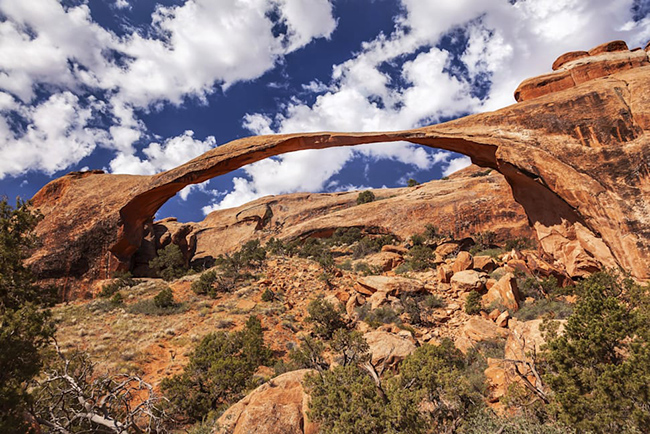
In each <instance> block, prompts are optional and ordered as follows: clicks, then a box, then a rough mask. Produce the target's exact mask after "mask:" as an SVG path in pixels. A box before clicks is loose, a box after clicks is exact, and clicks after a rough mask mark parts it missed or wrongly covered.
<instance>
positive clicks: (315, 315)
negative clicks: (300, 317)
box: [305, 298, 345, 339]
mask: <svg viewBox="0 0 650 434" xmlns="http://www.w3.org/2000/svg"><path fill="white" fill-rule="evenodd" d="M307 312H308V313H309V316H308V317H307V318H306V319H305V320H306V321H307V322H310V323H313V324H314V329H313V331H314V334H315V335H316V336H319V337H321V338H323V339H331V338H332V335H333V334H334V332H335V331H336V330H338V329H341V328H344V327H345V321H344V320H343V316H342V315H341V311H340V310H339V309H337V308H336V307H335V306H334V305H333V304H332V303H330V302H328V301H326V300H323V299H320V298H316V299H314V300H312V301H311V302H310V303H309V305H308V306H307Z"/></svg>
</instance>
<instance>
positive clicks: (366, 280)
mask: <svg viewBox="0 0 650 434" xmlns="http://www.w3.org/2000/svg"><path fill="white" fill-rule="evenodd" d="M357 283H358V284H359V285H360V286H361V287H363V288H365V289H366V292H370V294H371V295H372V294H374V293H375V292H377V291H379V292H385V293H387V294H390V295H393V296H396V297H399V296H400V295H402V294H415V293H418V292H422V291H424V284H423V283H422V282H420V281H419V280H415V279H409V278H406V277H397V276H367V277H362V278H360V279H358V280H357Z"/></svg>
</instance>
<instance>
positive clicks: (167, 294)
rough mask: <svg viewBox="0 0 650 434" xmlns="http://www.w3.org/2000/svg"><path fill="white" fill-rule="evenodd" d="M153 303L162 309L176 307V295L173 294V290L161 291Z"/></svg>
mask: <svg viewBox="0 0 650 434" xmlns="http://www.w3.org/2000/svg"><path fill="white" fill-rule="evenodd" d="M153 302H154V304H155V305H156V307H159V308H161V309H166V308H169V307H174V306H176V300H174V294H173V293H172V289H171V288H169V287H168V288H165V289H161V290H160V292H159V293H158V294H156V296H155V297H154V298H153Z"/></svg>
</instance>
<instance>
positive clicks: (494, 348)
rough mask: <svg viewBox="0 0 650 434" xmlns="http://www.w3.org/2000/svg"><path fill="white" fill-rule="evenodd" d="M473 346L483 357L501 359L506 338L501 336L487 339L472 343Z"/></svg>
mask: <svg viewBox="0 0 650 434" xmlns="http://www.w3.org/2000/svg"><path fill="white" fill-rule="evenodd" d="M474 348H476V350H477V351H478V352H479V353H480V354H481V356H483V357H484V358H485V359H488V358H490V359H503V358H504V357H505V353H506V340H505V339H502V338H496V339H487V340H483V341H479V342H477V343H476V344H474Z"/></svg>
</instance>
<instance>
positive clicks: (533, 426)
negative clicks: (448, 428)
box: [459, 409, 576, 434]
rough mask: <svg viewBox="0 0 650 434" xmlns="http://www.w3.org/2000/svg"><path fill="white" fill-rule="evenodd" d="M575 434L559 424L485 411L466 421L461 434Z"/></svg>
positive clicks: (473, 415) (475, 413)
mask: <svg viewBox="0 0 650 434" xmlns="http://www.w3.org/2000/svg"><path fill="white" fill-rule="evenodd" d="M497 432H498V433H501V434H575V432H576V431H575V430H574V429H571V428H569V427H568V426H566V425H563V424H561V423H558V422H551V421H548V422H542V421H539V420H537V419H534V418H530V417H526V416H524V415H516V416H506V417H504V416H498V415H496V414H495V413H494V412H493V411H491V410H487V409H483V410H481V411H477V412H474V413H473V414H471V415H470V416H469V417H468V418H467V420H465V421H464V423H463V426H462V428H461V429H460V430H459V433H460V434H485V433H497Z"/></svg>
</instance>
